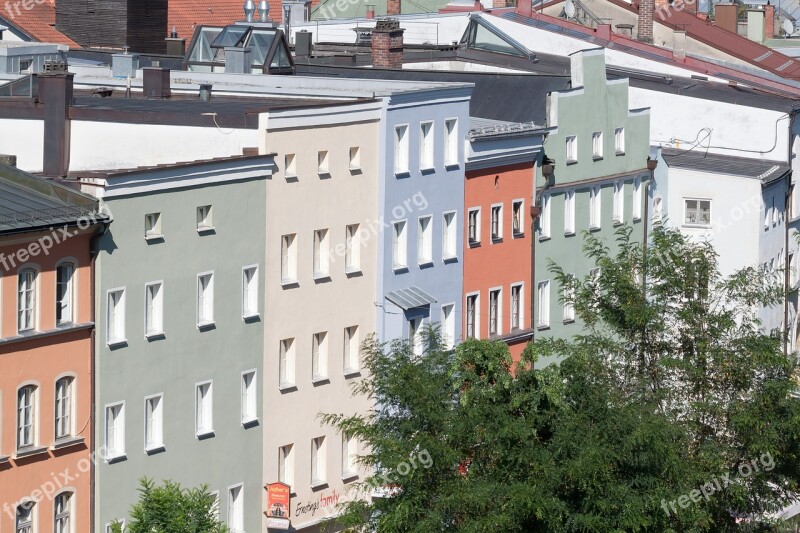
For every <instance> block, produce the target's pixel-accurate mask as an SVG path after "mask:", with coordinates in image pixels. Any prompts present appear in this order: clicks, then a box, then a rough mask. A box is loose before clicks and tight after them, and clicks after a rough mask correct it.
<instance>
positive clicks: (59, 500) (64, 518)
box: [53, 492, 74, 533]
mask: <svg viewBox="0 0 800 533" xmlns="http://www.w3.org/2000/svg"><path fill="white" fill-rule="evenodd" d="M53 526H54V527H53V531H54V533H72V532H73V531H74V527H73V524H72V493H71V492H62V493H61V494H59V495H58V496H56V500H55V502H54V505H53Z"/></svg>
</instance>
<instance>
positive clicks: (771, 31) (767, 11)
mask: <svg viewBox="0 0 800 533" xmlns="http://www.w3.org/2000/svg"><path fill="white" fill-rule="evenodd" d="M773 37H775V6H773V5H772V4H770V3H769V2H767V5H765V6H764V38H765V39H772V38H773Z"/></svg>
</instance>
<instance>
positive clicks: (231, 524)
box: [228, 483, 244, 533]
mask: <svg viewBox="0 0 800 533" xmlns="http://www.w3.org/2000/svg"><path fill="white" fill-rule="evenodd" d="M234 494H235V495H236V496H234ZM228 529H229V530H230V533H244V483H237V484H235V485H231V486H230V487H228Z"/></svg>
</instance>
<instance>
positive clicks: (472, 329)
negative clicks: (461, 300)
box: [467, 294, 480, 339]
mask: <svg viewBox="0 0 800 533" xmlns="http://www.w3.org/2000/svg"><path fill="white" fill-rule="evenodd" d="M477 314H478V295H477V294H470V295H469V296H467V338H468V339H477V338H479V336H480V334H479V332H478V330H477V329H476V327H477V318H478V317H477Z"/></svg>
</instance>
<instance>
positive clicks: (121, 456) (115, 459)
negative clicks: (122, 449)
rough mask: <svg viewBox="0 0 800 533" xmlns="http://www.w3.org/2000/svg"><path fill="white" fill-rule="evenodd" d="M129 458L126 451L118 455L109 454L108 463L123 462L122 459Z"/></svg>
mask: <svg viewBox="0 0 800 533" xmlns="http://www.w3.org/2000/svg"><path fill="white" fill-rule="evenodd" d="M127 460H128V456H127V455H125V454H124V453H120V454H118V455H109V456H107V457H106V463H108V464H110V465H111V464H114V463H121V462H122V461H127Z"/></svg>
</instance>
